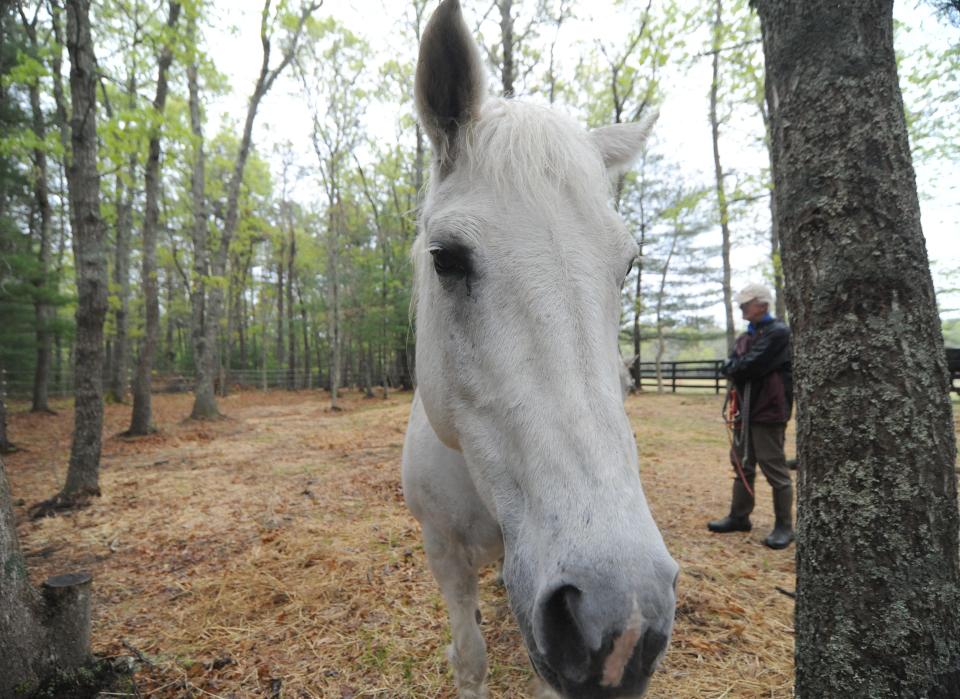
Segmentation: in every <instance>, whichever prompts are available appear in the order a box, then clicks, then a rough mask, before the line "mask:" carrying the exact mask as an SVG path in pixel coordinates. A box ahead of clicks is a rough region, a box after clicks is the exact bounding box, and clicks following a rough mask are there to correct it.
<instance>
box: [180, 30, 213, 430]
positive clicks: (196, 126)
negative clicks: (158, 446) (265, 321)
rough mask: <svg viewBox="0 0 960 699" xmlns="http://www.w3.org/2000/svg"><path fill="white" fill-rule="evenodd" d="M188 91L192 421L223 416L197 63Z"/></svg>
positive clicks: (190, 73) (192, 68)
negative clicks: (210, 293)
mask: <svg viewBox="0 0 960 699" xmlns="http://www.w3.org/2000/svg"><path fill="white" fill-rule="evenodd" d="M188 31H189V34H190V41H191V43H193V42H194V41H195V40H196V19H195V18H193V17H191V20H190V26H189V29H188ZM187 89H188V93H189V105H190V131H191V133H192V134H193V144H194V152H193V169H192V171H191V174H190V195H191V199H192V202H193V231H192V234H193V235H192V237H193V280H192V281H193V283H192V284H191V286H190V339H191V340H192V342H193V365H194V373H195V376H196V380H195V383H194V387H193V409H192V410H191V411H190V419H192V420H209V419H211V418H215V417H219V416H220V409H219V407H218V406H217V397H216V395H215V394H214V390H213V374H214V366H213V362H212V355H213V350H214V347H215V344H214V343H215V342H216V335H214V333H213V331H214V328H213V327H212V326H213V323H212V322H211V320H210V316H209V313H208V309H207V278H208V277H209V275H210V250H209V243H208V236H207V203H206V194H205V193H206V182H207V175H206V154H205V153H204V149H203V122H202V120H201V117H200V87H199V82H198V80H197V61H196V59H194V60H193V61H191V62H190V65H189V66H187Z"/></svg>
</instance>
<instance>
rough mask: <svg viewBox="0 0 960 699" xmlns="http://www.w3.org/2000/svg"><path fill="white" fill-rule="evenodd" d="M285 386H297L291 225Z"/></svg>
mask: <svg viewBox="0 0 960 699" xmlns="http://www.w3.org/2000/svg"><path fill="white" fill-rule="evenodd" d="M287 250H288V252H289V256H288V257H287V340H288V344H289V350H288V352H287V388H288V389H289V390H296V388H297V329H296V327H295V326H294V324H293V312H294V309H293V271H294V265H295V264H296V259H297V239H296V235H295V234H294V229H293V226H292V225H291V226H290V242H289V244H288V245H287Z"/></svg>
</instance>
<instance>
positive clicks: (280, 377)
mask: <svg viewBox="0 0 960 699" xmlns="http://www.w3.org/2000/svg"><path fill="white" fill-rule="evenodd" d="M344 379H345V380H343V381H342V382H341V385H343V386H348V387H358V386H359V387H363V386H364V385H365V383H366V382H365V381H364V380H363V377H362V376H361V377H359V379H358V377H357V376H356V374H354V375H352V376H347V377H344ZM132 380H133V377H132V375H131V377H130V381H128V382H127V386H128V387H129V386H131V385H132ZM225 381H226V384H227V388H228V389H229V390H230V391H238V390H263V391H268V390H275V389H286V390H309V389H317V388H329V383H328V382H329V376H328V375H326V374H321V373H320V372H319V371H310V372H306V371H304V370H303V369H297V370H295V371H292V372H291V371H290V370H288V369H266V370H263V369H232V370H230V371H229V372H226V373H225ZM220 383H221V377H220V376H214V387H215V389H216V390H217V391H218V392H219V391H220ZM370 383H371V384H372V386H373V387H377V386H380V385H381V380H380V377H378V376H374V377H372V378H371V379H370ZM195 384H196V375H195V374H194V373H193V372H179V371H173V372H157V373H155V374H154V375H153V379H152V381H151V389H152V392H153V393H187V392H189V391H192V390H193V389H194V385H195ZM388 387H389V388H390V389H391V390H396V389H399V388H401V387H402V383H401V382H399V381H393V380H391V381H390V382H389V383H388ZM73 388H74V382H73V374H72V372H64V373H63V374H62V375H60V376H55V377H53V378H52V379H51V381H50V382H49V384H48V387H47V395H48V396H49V397H50V398H70V397H72V396H73ZM32 395H33V375H32V374H31V375H27V374H14V373H11V372H7V371H5V370H3V369H0V397H6V398H8V399H11V400H29V399H30V398H31V396H32Z"/></svg>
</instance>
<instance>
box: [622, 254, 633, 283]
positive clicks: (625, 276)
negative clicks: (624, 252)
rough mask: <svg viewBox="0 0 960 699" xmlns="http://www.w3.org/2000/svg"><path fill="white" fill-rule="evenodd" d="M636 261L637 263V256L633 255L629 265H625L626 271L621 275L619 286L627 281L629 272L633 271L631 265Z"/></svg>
mask: <svg viewBox="0 0 960 699" xmlns="http://www.w3.org/2000/svg"><path fill="white" fill-rule="evenodd" d="M636 263H637V258H636V257H634V258H633V259H632V260H630V266H629V267H627V273H626V274H624V275H623V281H622V282H620V286H621V287H622V286H623V285H624V284H626V283H627V279H629V277H630V272H632V271H633V266H634V265H635V264H636Z"/></svg>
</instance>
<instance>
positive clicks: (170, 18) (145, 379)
mask: <svg viewBox="0 0 960 699" xmlns="http://www.w3.org/2000/svg"><path fill="white" fill-rule="evenodd" d="M179 16H180V3H179V2H170V4H169V12H168V14H167V28H168V29H170V30H172V29H173V27H174V26H176V24H177V19H178V17H179ZM168 41H169V40H168ZM172 62H173V49H172V47H171V46H170V45H169V43H168V42H165V43H164V46H163V49H162V50H161V52H160V60H159V61H158V66H157V94H156V96H155V97H154V100H153V109H154V112H156V113H155V115H154V118H155V119H157V124H156V125H155V126H154V128H153V129H151V133H150V144H149V148H148V156H147V164H146V167H145V174H144V196H145V201H144V215H143V252H142V255H143V267H142V274H141V284H142V285H143V302H144V314H145V328H144V338H143V342H142V344H141V345H140V359H139V361H138V362H137V374H136V377H135V379H134V384H133V413H132V415H131V417H130V429H129V430H127V434H130V435H145V434H149V433H150V432H152V431H153V429H154V427H153V406H152V402H151V388H152V383H153V380H152V379H153V364H154V358H155V355H156V352H157V339H158V335H159V332H160V328H159V326H160V300H159V294H158V285H157V228H158V227H159V222H160V207H159V203H158V202H159V195H160V136H161V131H162V127H161V123H162V120H163V113H164V110H165V108H166V104H167V72H168V71H169V69H170V64H171V63H172Z"/></svg>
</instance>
